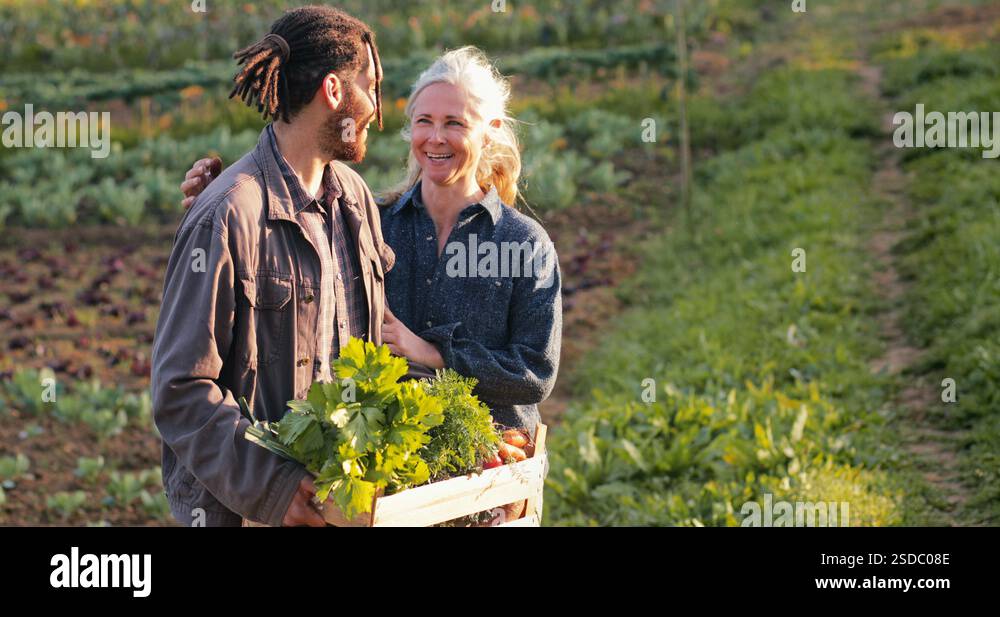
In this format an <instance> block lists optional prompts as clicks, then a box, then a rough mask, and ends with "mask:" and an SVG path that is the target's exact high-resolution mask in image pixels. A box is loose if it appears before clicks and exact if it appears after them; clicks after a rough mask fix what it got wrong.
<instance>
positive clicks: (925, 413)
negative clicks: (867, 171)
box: [858, 64, 970, 526]
mask: <svg viewBox="0 0 1000 617" xmlns="http://www.w3.org/2000/svg"><path fill="white" fill-rule="evenodd" d="M858 72H859V74H860V75H861V78H862V83H863V87H864V89H865V91H866V92H867V93H868V94H869V95H870V96H872V97H873V98H880V97H881V90H880V84H881V78H882V74H881V70H880V69H879V68H878V67H874V66H870V65H867V64H865V65H862V66H861V67H860V69H859V71H858ZM885 106H886V107H887V106H888V103H886V105H885ZM892 128H893V125H892V114H891V113H887V114H886V115H885V117H884V118H883V130H884V132H885V137H884V138H883V139H882V143H881V145H880V146H879V147H878V149H877V156H878V160H879V167H878V169H877V171H876V173H875V176H874V178H873V184H874V190H875V195H876V196H877V197H878V198H879V199H880V200H881V201H883V202H884V203H885V212H884V215H883V218H882V221H881V224H880V225H879V228H878V229H877V230H876V231H875V233H874V234H873V235H872V237H871V239H870V240H869V243H868V250H869V252H870V253H871V255H872V257H873V259H874V261H875V264H876V266H877V270H876V272H875V275H874V280H873V281H872V283H873V285H874V286H875V288H876V290H877V293H878V294H879V296H880V297H881V298H882V300H884V302H885V304H886V307H887V308H886V310H885V311H884V312H883V313H882V314H881V315H880V316H879V325H880V330H881V335H882V338H883V340H884V341H885V343H886V349H885V353H884V354H883V355H882V356H881V357H879V358H876V359H875V360H874V361H873V362H872V363H871V370H872V372H873V373H878V372H881V371H886V372H888V373H889V374H890V375H901V376H902V379H904V380H905V381H906V385H905V387H903V389H902V390H901V391H900V393H899V395H898V396H897V398H896V400H895V401H894V403H895V405H896V406H897V407H898V413H897V415H896V423H897V427H898V430H899V431H900V436H901V438H902V441H903V445H904V448H905V449H906V452H907V453H908V454H909V455H911V457H912V459H911V460H912V462H913V464H914V467H915V469H916V470H917V471H918V472H919V473H920V475H921V476H922V477H923V479H924V480H925V481H926V482H927V484H928V485H929V486H930V488H931V489H932V492H931V494H930V495H927V499H928V501H929V502H930V505H931V506H932V507H933V508H934V509H935V510H936V511H937V512H938V514H939V516H940V520H939V521H936V522H939V523H941V524H946V525H949V526H960V525H962V524H963V522H962V521H963V517H962V511H963V508H964V506H965V504H966V503H967V502H968V500H969V497H970V495H969V492H968V489H967V488H966V487H965V486H964V485H963V484H962V482H961V480H960V472H959V460H958V449H959V447H960V444H961V443H962V441H963V439H964V438H965V434H964V433H962V432H960V431H953V430H942V429H940V428H936V427H935V426H934V422H933V418H932V416H931V414H930V411H929V410H930V408H931V406H932V404H933V402H934V401H936V400H939V397H940V389H939V388H938V387H936V384H934V383H932V382H931V381H930V380H929V379H928V377H927V376H916V375H912V374H907V373H908V369H911V368H913V367H915V366H916V365H917V363H919V362H920V360H921V359H922V357H923V355H924V350H923V349H920V348H918V347H914V346H913V345H912V343H911V342H910V341H909V340H908V338H907V336H906V333H905V330H904V329H903V327H902V325H901V317H900V312H901V310H902V300H903V297H904V296H905V294H906V291H907V289H908V287H909V285H908V283H907V282H906V281H904V280H903V279H901V278H900V275H899V272H898V270H897V267H896V266H897V264H896V259H897V257H896V255H895V254H894V253H893V251H892V249H893V247H894V246H896V245H897V244H898V243H899V242H900V241H901V240H902V239H903V238H904V237H905V236H906V235H907V227H908V223H909V222H910V221H911V220H912V219H913V218H914V216H915V213H914V212H913V209H912V208H911V206H910V204H909V202H908V200H907V198H906V194H905V189H906V185H907V178H906V176H905V174H904V172H903V170H902V168H901V166H900V151H899V150H898V149H897V148H895V147H894V146H893V145H892V141H891V134H892Z"/></svg>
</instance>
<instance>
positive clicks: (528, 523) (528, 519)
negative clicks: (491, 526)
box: [497, 514, 541, 527]
mask: <svg viewBox="0 0 1000 617" xmlns="http://www.w3.org/2000/svg"><path fill="white" fill-rule="evenodd" d="M540 525H541V522H540V521H539V520H538V516H536V515H534V514H532V515H531V516H522V517H521V518H519V519H517V520H516V521H510V522H509V523H503V524H500V525H497V527H538V526H540Z"/></svg>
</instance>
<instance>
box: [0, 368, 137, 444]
mask: <svg viewBox="0 0 1000 617" xmlns="http://www.w3.org/2000/svg"><path fill="white" fill-rule="evenodd" d="M15 411H16V412H18V413H19V414H21V415H22V416H25V417H33V416H41V415H51V416H52V417H54V418H56V419H57V420H59V421H60V422H64V423H70V424H72V423H80V424H83V425H85V426H87V427H89V428H90V430H91V431H92V432H93V434H94V435H95V436H96V437H97V438H98V439H100V440H104V439H107V438H109V437H112V436H114V435H117V434H119V433H121V431H122V430H123V429H124V428H125V427H126V426H128V424H129V422H133V423H135V424H136V425H138V426H147V427H150V428H151V429H152V430H154V431H155V430H156V429H155V426H154V425H153V420H152V407H151V403H150V399H149V393H148V392H143V393H141V394H131V393H126V392H125V391H124V390H123V389H122V388H120V387H113V388H109V387H106V386H103V385H102V384H101V383H100V381H97V380H92V381H90V382H81V383H78V384H74V387H73V389H72V390H67V388H66V387H65V386H64V385H63V384H61V383H59V381H58V380H57V379H56V376H55V374H54V373H53V372H52V371H51V370H50V369H42V370H41V371H36V370H34V369H22V370H17V371H14V373H13V374H12V375H11V376H10V377H9V378H8V379H5V380H3V381H2V382H0V415H3V414H8V413H11V412H15Z"/></svg>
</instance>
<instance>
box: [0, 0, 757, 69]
mask: <svg viewBox="0 0 1000 617" xmlns="http://www.w3.org/2000/svg"><path fill="white" fill-rule="evenodd" d="M194 4H196V3H192V2H169V1H167V0H157V1H154V2H147V1H145V0H102V1H101V2H95V1H90V0H80V1H77V2H66V1H60V2H51V3H39V2H33V1H31V0H3V1H2V2H0V69H2V70H4V71H8V70H11V69H14V70H26V69H37V68H45V69H51V68H53V67H55V68H63V67H71V66H75V67H79V68H85V69H88V70H97V71H107V70H113V69H116V68H125V67H152V68H157V69H163V68H176V67H179V66H182V65H183V64H184V63H185V62H186V61H188V60H213V59H221V58H227V57H229V56H230V55H231V54H232V53H233V51H235V50H236V49H239V48H241V47H243V46H245V45H247V44H248V43H249V42H251V41H253V40H256V39H257V38H259V37H260V36H261V35H262V34H263V33H265V32H267V31H268V29H269V28H270V25H271V23H272V22H273V21H274V20H275V19H277V18H278V17H279V16H280V15H281V13H282V12H283V11H285V10H287V9H288V8H289V7H288V5H287V3H285V2H277V1H276V0H264V1H259V2H253V3H247V2H243V1H242V0H237V1H232V0H229V1H226V0H209V1H208V2H205V3H204V5H205V7H206V9H207V10H206V11H205V12H203V13H198V12H194V11H193V10H192V6H194ZM493 4H494V3H492V2H488V1H486V2H480V1H474V0H461V1H456V2H447V3H429V4H428V3H422V2H410V1H409V0H384V1H381V2H377V3H372V2H367V1H365V0H346V1H344V2H339V3H338V4H337V6H338V7H339V8H343V9H344V10H346V11H348V12H349V13H351V14H353V15H355V16H357V17H359V18H361V19H363V20H365V21H367V22H368V23H370V24H371V25H372V27H373V28H374V29H375V31H376V35H377V39H378V41H379V46H380V48H381V50H382V51H383V54H384V55H385V56H386V57H391V56H399V57H402V56H406V55H407V54H410V53H412V52H413V51H414V50H422V49H431V48H448V47H457V46H459V45H465V44H474V45H477V46H479V47H482V48H484V49H488V50H490V51H491V52H494V53H497V52H501V51H505V50H520V49H525V48H530V47H535V46H567V45H574V46H581V47H589V48H593V49H600V48H603V47H607V46H616V45H623V44H635V43H640V42H649V41H658V40H663V39H665V38H666V36H667V34H666V27H667V25H668V23H671V22H670V19H671V17H670V11H671V10H672V6H671V5H669V3H659V2H642V1H640V0H628V1H626V2H617V3H608V2H605V1H603V0H578V1H573V2H567V1H565V0H536V1H534V2H531V3H520V2H506V3H502V4H503V5H504V6H502V7H500V6H499V5H498V6H497V8H503V9H504V10H502V11H494V10H493V8H494V7H493ZM692 4H693V5H694V6H693V7H692V9H691V16H690V19H689V29H690V30H691V31H692V34H697V33H699V32H703V31H704V30H705V29H706V28H708V27H712V26H718V24H719V21H720V20H723V21H724V23H725V25H726V26H727V27H732V26H734V25H735V27H736V28H738V29H740V30H745V29H748V28H752V27H753V26H754V25H755V24H756V22H757V21H758V20H759V17H758V16H757V15H756V14H755V12H754V10H753V7H754V6H755V5H756V4H759V2H752V1H747V0H741V1H739V2H733V1H732V0H729V1H728V2H726V3H725V4H726V5H732V6H720V2H719V1H718V0H711V1H710V2H699V3H692Z"/></svg>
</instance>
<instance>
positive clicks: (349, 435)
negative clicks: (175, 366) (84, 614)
mask: <svg viewBox="0 0 1000 617" xmlns="http://www.w3.org/2000/svg"><path fill="white" fill-rule="evenodd" d="M333 369H334V371H335V373H336V376H337V380H338V381H336V382H333V383H322V382H317V383H314V384H313V385H312V387H311V388H310V389H309V394H308V395H307V397H306V400H295V401H289V402H288V406H289V408H290V411H289V412H288V414H286V415H285V417H284V418H282V419H281V420H280V421H279V422H273V423H271V424H270V425H267V424H263V423H258V424H257V425H256V426H255V427H252V429H251V430H249V431H247V438H248V439H250V440H251V441H255V442H256V443H258V444H260V445H262V446H264V447H268V448H269V449H272V450H273V451H275V452H278V453H279V454H282V455H284V456H290V457H291V458H294V459H295V460H297V461H299V462H301V463H302V464H303V465H305V467H306V469H308V470H309V471H311V472H312V473H314V474H316V480H315V483H316V488H317V492H316V497H317V499H319V500H321V501H325V500H326V499H327V498H328V497H329V498H331V499H332V500H333V502H334V504H336V506H337V507H338V508H340V510H341V511H342V512H343V513H344V516H346V517H347V518H353V517H355V516H357V515H358V514H362V513H366V512H370V511H371V507H372V500H373V498H374V497H375V494H376V492H377V491H379V490H382V491H384V492H386V493H391V492H395V491H399V490H402V489H404V488H408V487H410V486H415V485H418V484H423V483H424V482H426V481H427V480H428V478H429V477H430V471H429V469H428V466H427V463H426V462H425V461H424V460H423V459H422V458H421V456H420V451H421V449H422V448H423V447H424V446H426V445H427V443H428V442H429V441H430V436H429V435H428V431H429V430H430V429H431V428H432V427H435V426H437V425H439V424H441V423H442V421H443V420H444V417H443V415H442V406H441V402H440V401H439V400H438V399H437V398H435V397H433V396H431V395H429V394H428V393H427V392H426V391H425V385H424V384H422V383H420V382H415V381H411V382H404V383H400V381H399V380H400V378H402V377H403V375H405V374H406V371H407V363H406V360H404V359H403V358H397V357H393V356H392V355H391V354H390V352H389V347H388V346H386V345H382V346H380V347H376V346H375V345H374V344H373V343H365V342H363V341H361V340H360V339H351V341H350V342H349V343H348V345H347V347H345V348H344V350H343V352H341V356H340V358H339V359H338V360H337V361H335V362H334V363H333Z"/></svg>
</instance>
